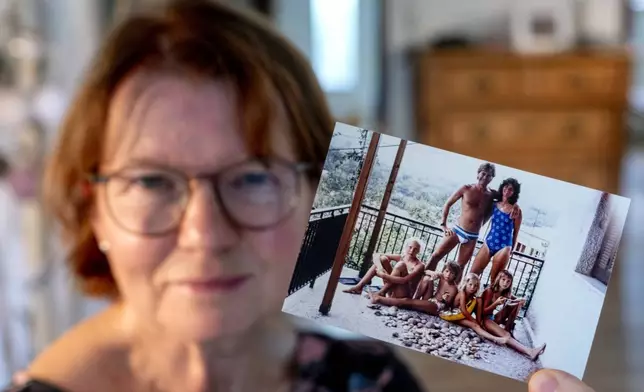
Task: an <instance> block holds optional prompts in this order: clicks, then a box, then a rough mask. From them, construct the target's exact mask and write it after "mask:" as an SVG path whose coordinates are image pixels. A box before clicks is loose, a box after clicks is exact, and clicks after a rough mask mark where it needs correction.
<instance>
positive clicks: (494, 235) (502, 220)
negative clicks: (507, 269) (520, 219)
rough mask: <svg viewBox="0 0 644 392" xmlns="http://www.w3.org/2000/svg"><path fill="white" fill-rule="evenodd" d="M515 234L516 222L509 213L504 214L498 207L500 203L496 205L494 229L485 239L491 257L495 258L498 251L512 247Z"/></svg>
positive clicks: (493, 217) (493, 216)
mask: <svg viewBox="0 0 644 392" xmlns="http://www.w3.org/2000/svg"><path fill="white" fill-rule="evenodd" d="M513 234H514V220H512V218H510V213H509V212H503V211H501V209H499V207H498V203H494V210H493V212H492V228H491V229H490V232H489V233H488V235H487V237H485V243H486V244H487V247H488V249H490V256H494V255H495V254H496V253H497V252H498V251H500V250H501V249H503V248H505V247H506V246H510V247H511V246H512V238H513Z"/></svg>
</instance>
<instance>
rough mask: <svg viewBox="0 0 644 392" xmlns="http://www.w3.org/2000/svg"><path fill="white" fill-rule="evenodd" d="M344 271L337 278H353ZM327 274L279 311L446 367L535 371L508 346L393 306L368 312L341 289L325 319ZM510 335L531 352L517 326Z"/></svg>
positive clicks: (521, 374)
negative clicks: (426, 356) (431, 358)
mask: <svg viewBox="0 0 644 392" xmlns="http://www.w3.org/2000/svg"><path fill="white" fill-rule="evenodd" d="M356 274H357V272H356V271H353V270H350V269H346V268H345V270H344V271H343V274H342V276H343V277H344V276H356ZM328 276H329V274H326V275H324V276H322V277H321V278H320V279H318V280H317V281H316V283H315V286H314V287H313V289H310V288H308V287H305V288H303V289H301V290H299V291H298V292H296V293H294V294H293V295H291V296H289V297H288V298H287V299H286V301H285V302H284V307H283V310H284V311H285V312H287V313H290V314H292V315H296V316H300V317H303V318H306V319H309V320H312V321H315V322H318V323H323V324H326V325H329V326H333V327H338V328H342V329H345V330H349V331H352V332H356V333H359V334H363V335H366V336H369V337H371V338H375V339H379V340H383V341H386V342H389V343H393V344H396V345H398V346H401V347H408V348H411V349H414V350H416V351H420V352H423V353H431V354H433V355H435V356H439V357H442V358H445V359H447V360H450V361H452V362H456V363H461V364H466V365H469V366H472V367H475V368H477V369H481V370H486V371H489V372H493V373H496V374H499V375H502V376H505V377H509V378H512V379H515V380H521V381H524V380H526V379H527V378H528V376H529V375H530V374H531V373H532V372H534V371H535V370H537V369H539V367H540V365H539V363H538V362H532V361H530V360H529V359H528V358H526V357H525V356H523V355H521V354H519V353H517V352H515V351H513V350H512V349H510V348H508V347H501V346H498V345H496V344H494V343H491V342H487V341H481V340H480V339H479V338H478V337H477V336H476V334H475V333H473V332H471V331H470V330H469V329H468V330H467V331H465V330H464V329H463V328H461V327H459V326H456V325H454V324H451V323H446V322H443V321H442V320H440V319H439V318H437V317H432V316H428V315H424V314H420V313H417V312H412V311H406V310H398V309H396V308H395V307H392V308H388V307H373V306H372V305H371V304H370V301H369V300H368V299H367V298H366V297H365V295H364V294H363V295H361V296H359V295H352V294H346V293H343V292H342V290H343V289H344V288H346V287H347V286H344V285H342V284H340V285H338V290H337V291H336V295H335V298H334V300H333V305H332V307H331V311H330V312H329V314H328V315H327V316H323V315H321V314H320V313H319V311H318V307H319V306H320V301H321V299H322V296H323V294H324V290H325V289H326V284H327V281H328ZM515 336H516V337H517V339H518V340H519V341H520V342H522V343H523V344H525V345H527V346H528V347H531V344H530V340H529V338H528V334H527V332H526V330H525V328H524V326H523V324H522V323H519V325H517V327H516V329H515Z"/></svg>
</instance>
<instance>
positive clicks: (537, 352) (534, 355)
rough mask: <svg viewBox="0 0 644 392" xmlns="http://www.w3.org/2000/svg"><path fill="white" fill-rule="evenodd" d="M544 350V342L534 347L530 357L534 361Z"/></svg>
mask: <svg viewBox="0 0 644 392" xmlns="http://www.w3.org/2000/svg"><path fill="white" fill-rule="evenodd" d="M544 351H546V343H544V344H543V345H542V346H541V347H537V348H535V349H534V350H533V351H532V355H531V356H530V359H531V360H533V361H536V360H537V358H539V356H540V355H541V354H543V353H544Z"/></svg>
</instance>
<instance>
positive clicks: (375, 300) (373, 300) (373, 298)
mask: <svg viewBox="0 0 644 392" xmlns="http://www.w3.org/2000/svg"><path fill="white" fill-rule="evenodd" d="M369 298H371V303H372V304H377V303H378V302H380V298H382V297H381V296H380V295H378V293H371V294H369Z"/></svg>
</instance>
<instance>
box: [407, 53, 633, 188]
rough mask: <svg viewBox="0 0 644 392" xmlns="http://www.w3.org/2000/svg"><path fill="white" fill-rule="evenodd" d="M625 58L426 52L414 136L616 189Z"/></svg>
mask: <svg viewBox="0 0 644 392" xmlns="http://www.w3.org/2000/svg"><path fill="white" fill-rule="evenodd" d="M629 64H630V63H629V58H628V56H627V55H626V54H625V53H611V54H607V53H598V54H592V53H585V54H563V55H557V56H537V57H535V56H520V55H514V54H509V53H497V52H487V51H436V52H427V53H423V54H421V55H420V56H419V57H418V58H417V61H416V76H417V80H416V83H415V85H416V86H417V90H416V109H415V112H416V125H417V130H418V132H419V134H418V135H417V139H418V140H419V141H421V142H422V143H425V144H429V145H431V146H434V147H438V148H442V149H445V150H449V151H453V152H456V153H459V154H465V155H469V156H473V157H476V158H479V159H484V160H488V161H491V162H495V163H498V164H501V165H507V166H512V167H515V168H517V169H522V170H526V171H529V172H533V173H536V174H541V175H546V176H549V177H554V178H557V179H560V180H564V181H568V182H572V183H576V184H579V185H584V186H588V187H591V188H595V189H599V190H605V191H608V192H611V193H617V192H618V190H619V189H618V188H619V176H620V162H621V159H622V151H623V144H624V139H625V134H626V131H625V129H624V120H623V119H624V115H625V111H626V108H627V95H628V94H627V92H628V82H629V78H628V76H629V72H630V69H629Z"/></svg>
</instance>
